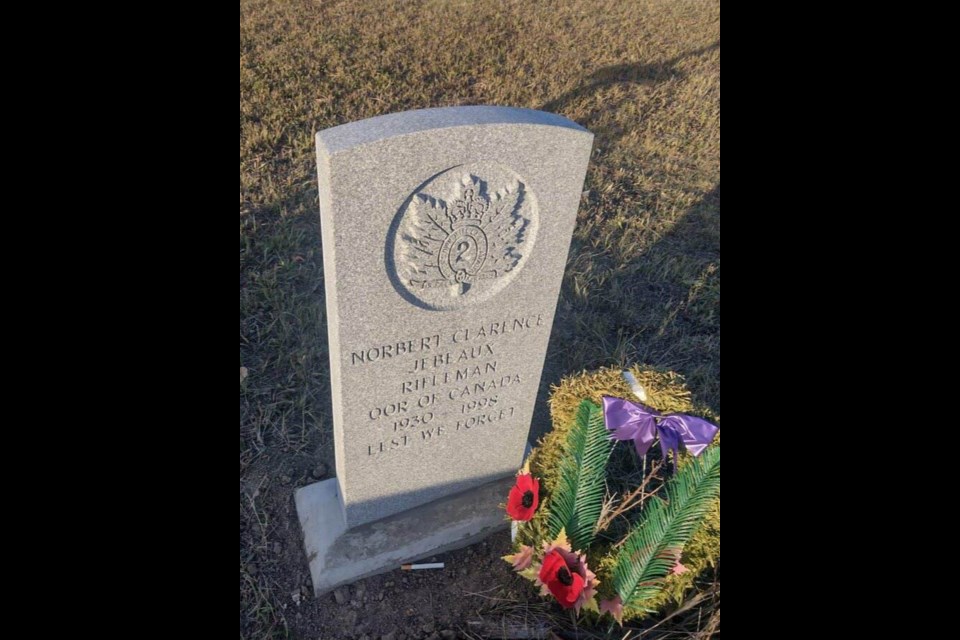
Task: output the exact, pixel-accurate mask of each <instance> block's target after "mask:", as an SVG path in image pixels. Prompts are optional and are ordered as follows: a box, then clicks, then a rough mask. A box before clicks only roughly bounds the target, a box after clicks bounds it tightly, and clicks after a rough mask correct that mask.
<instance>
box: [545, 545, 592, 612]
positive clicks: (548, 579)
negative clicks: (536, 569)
mask: <svg viewBox="0 0 960 640" xmlns="http://www.w3.org/2000/svg"><path fill="white" fill-rule="evenodd" d="M539 577H540V582H542V583H543V584H545V585H547V589H549V590H550V593H552V594H553V597H554V598H556V599H557V602H559V603H560V606H561V607H563V608H564V609H572V608H573V606H574V605H575V604H576V603H577V599H578V598H579V597H580V594H581V593H583V587H584V581H583V576H582V575H580V573H579V572H578V571H577V570H576V568H575V567H570V566H568V565H567V560H566V558H564V556H563V554H562V553H560V552H559V551H558V550H556V549H554V550H553V551H551V552H550V553H548V554H547V555H546V556H544V558H543V564H542V565H541V567H540V576H539Z"/></svg>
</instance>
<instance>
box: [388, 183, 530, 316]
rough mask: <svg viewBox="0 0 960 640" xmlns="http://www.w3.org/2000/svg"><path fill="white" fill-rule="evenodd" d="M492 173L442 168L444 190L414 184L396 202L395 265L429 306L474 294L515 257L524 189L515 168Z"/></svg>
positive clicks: (525, 222)
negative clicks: (400, 203)
mask: <svg viewBox="0 0 960 640" xmlns="http://www.w3.org/2000/svg"><path fill="white" fill-rule="evenodd" d="M448 173H450V172H448ZM500 173H501V175H500V176H499V177H500V178H501V179H500V181H496V180H492V179H487V180H484V179H483V178H481V177H480V176H478V175H476V174H475V173H473V172H460V173H459V175H458V176H448V179H447V180H446V181H445V182H446V184H445V185H444V186H445V187H446V189H445V193H444V192H443V191H440V193H437V192H425V191H426V189H424V190H421V191H420V192H418V193H415V194H414V195H413V196H412V198H411V199H410V201H409V203H408V204H407V206H406V208H405V209H404V210H403V212H402V219H401V224H400V229H399V230H398V235H397V245H398V246H397V252H396V257H397V267H398V269H399V270H400V271H401V278H402V283H403V285H404V286H405V288H407V289H408V290H409V291H410V292H411V293H413V294H414V295H415V296H417V297H418V298H420V299H421V300H423V301H424V302H427V303H431V306H435V307H436V308H452V307H454V306H460V304H459V303H458V300H461V301H462V302H466V301H467V299H468V298H470V297H471V296H472V297H474V298H477V297H478V296H479V295H480V294H481V293H482V291H480V290H482V289H484V288H489V287H490V286H491V285H493V281H495V280H497V279H501V278H504V276H506V275H507V274H508V273H510V272H511V271H513V270H514V269H516V268H517V266H518V265H519V264H520V262H521V260H522V259H523V257H524V252H525V247H524V245H525V243H526V242H527V241H528V235H530V234H529V232H530V227H531V224H530V223H531V220H530V218H529V216H531V215H532V209H533V205H532V203H530V202H529V200H530V199H531V197H530V194H528V193H527V191H526V187H525V185H524V183H523V182H522V181H521V180H520V179H519V177H518V176H515V175H510V176H505V175H503V172H500ZM511 173H512V172H511ZM450 178H454V179H453V180H450ZM456 178H459V179H456ZM431 191H432V190H431Z"/></svg>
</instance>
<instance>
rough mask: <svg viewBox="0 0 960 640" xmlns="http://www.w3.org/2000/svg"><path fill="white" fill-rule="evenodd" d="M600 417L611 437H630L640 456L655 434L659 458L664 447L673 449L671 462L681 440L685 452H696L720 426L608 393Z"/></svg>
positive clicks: (675, 458) (648, 446)
mask: <svg viewBox="0 0 960 640" xmlns="http://www.w3.org/2000/svg"><path fill="white" fill-rule="evenodd" d="M603 421H604V424H606V426H607V429H609V430H610V431H611V432H612V433H611V434H610V437H611V438H612V439H614V440H633V444H634V446H635V447H636V448H637V454H639V456H640V458H641V459H642V458H643V456H645V455H646V454H647V451H649V450H650V447H651V446H652V445H653V441H654V440H656V439H657V435H659V436H660V450H661V451H662V452H663V459H664V460H666V459H667V451H673V455H674V464H676V460H678V459H679V457H678V456H679V454H680V443H681V442H682V443H683V446H684V448H685V449H686V450H687V451H688V452H690V453H691V454H692V455H695V456H698V455H700V453H701V452H702V451H703V450H704V449H706V448H707V445H709V444H710V443H711V442H713V436H715V435H717V431H719V430H720V428H719V427H717V426H716V425H714V424H710V423H709V422H707V421H706V420H704V419H703V418H696V417H694V416H688V415H686V414H684V413H668V414H667V415H663V414H661V413H660V412H659V411H657V410H656V409H651V408H650V407H645V406H644V405H642V404H637V403H636V402H630V401H629V400H624V399H623V398H611V397H610V396H603Z"/></svg>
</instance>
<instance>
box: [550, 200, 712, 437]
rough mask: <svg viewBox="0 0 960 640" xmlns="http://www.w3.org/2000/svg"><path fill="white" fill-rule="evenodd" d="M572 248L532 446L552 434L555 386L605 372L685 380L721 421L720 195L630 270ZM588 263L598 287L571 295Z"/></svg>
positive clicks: (700, 207)
mask: <svg viewBox="0 0 960 640" xmlns="http://www.w3.org/2000/svg"><path fill="white" fill-rule="evenodd" d="M587 240H588V239H586V238H581V239H579V241H578V240H577V239H575V240H574V242H573V243H572V245H571V248H570V257H569V259H568V264H567V274H566V275H565V277H564V285H563V289H562V291H561V296H560V302H559V304H558V306H557V314H556V316H555V318H554V323H553V331H552V333H551V335H550V344H549V346H548V348H547V358H546V363H545V365H544V372H543V377H542V378H541V383H540V389H539V391H538V399H537V405H536V411H535V414H534V427H533V431H532V434H531V437H533V438H536V437H539V436H540V435H542V434H543V433H544V432H545V430H546V429H548V428H549V427H550V424H551V423H550V416H549V408H548V407H547V402H546V401H547V399H548V398H549V392H550V385H553V384H558V383H559V382H560V380H561V379H562V378H563V377H565V376H569V375H574V374H576V373H578V372H580V371H582V370H585V369H586V370H590V369H596V368H598V367H601V366H627V365H630V364H633V363H640V364H645V365H652V366H654V367H657V368H659V369H665V370H672V371H676V372H678V373H680V374H682V375H683V376H684V377H685V378H686V379H687V383H688V386H689V388H690V390H691V392H692V394H693V400H694V403H695V404H697V405H700V406H707V407H709V408H710V409H712V410H713V411H715V412H717V413H718V414H719V413H720V269H719V264H720V185H719V184H718V185H717V186H716V187H714V188H713V189H712V190H711V191H709V192H708V193H707V194H705V195H704V196H703V197H702V198H701V200H700V201H699V202H698V203H697V204H696V205H694V206H693V207H691V208H690V209H689V210H688V211H687V212H686V213H684V214H683V215H682V216H681V218H680V219H679V220H678V221H677V222H676V223H675V224H674V226H673V227H671V229H670V230H669V231H668V232H667V233H666V234H664V235H663V236H662V237H661V238H660V239H659V240H657V242H655V243H654V244H652V245H651V246H650V247H648V248H647V249H646V250H644V251H643V252H642V253H641V254H639V255H638V256H637V257H636V258H635V259H634V260H632V261H630V262H627V263H623V264H615V263H613V262H612V261H610V260H608V259H607V260H605V257H604V256H589V255H585V254H583V255H582V254H581V252H582V251H584V250H585V248H584V245H585V244H586V241H587ZM584 260H586V261H589V262H591V263H592V265H595V267H594V268H595V269H596V271H597V272H598V273H597V275H596V279H597V281H598V282H599V283H600V284H597V285H596V286H594V287H589V288H587V290H586V293H585V294H584V293H580V294H579V295H578V294H577V293H575V292H574V291H573V290H572V289H573V284H572V283H571V279H572V278H571V275H575V274H578V273H582V271H583V270H584V269H585V268H586V267H583V266H582V264H578V262H582V261H584Z"/></svg>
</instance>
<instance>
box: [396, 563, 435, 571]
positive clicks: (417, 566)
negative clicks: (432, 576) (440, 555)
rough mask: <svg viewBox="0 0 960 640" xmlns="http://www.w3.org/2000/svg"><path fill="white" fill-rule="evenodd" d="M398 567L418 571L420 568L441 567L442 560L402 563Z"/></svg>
mask: <svg viewBox="0 0 960 640" xmlns="http://www.w3.org/2000/svg"><path fill="white" fill-rule="evenodd" d="M400 568H401V569H403V570H404V571H419V570H420V569H443V563H442V562H428V563H426V564H402V565H400Z"/></svg>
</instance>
